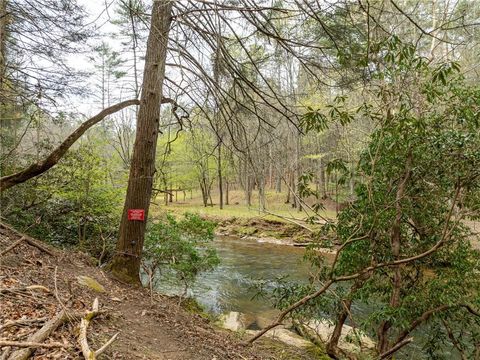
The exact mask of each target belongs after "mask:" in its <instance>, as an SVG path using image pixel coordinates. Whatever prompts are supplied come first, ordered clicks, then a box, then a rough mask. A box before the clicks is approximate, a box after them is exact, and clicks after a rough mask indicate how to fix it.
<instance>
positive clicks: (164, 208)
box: [151, 190, 335, 220]
mask: <svg viewBox="0 0 480 360" xmlns="http://www.w3.org/2000/svg"><path fill="white" fill-rule="evenodd" d="M178 197H179V199H178V200H177V201H176V199H175V198H174V200H173V202H171V203H170V202H169V203H168V205H165V202H164V198H163V196H160V197H159V198H157V199H156V201H155V202H154V204H153V206H152V207H151V211H152V214H153V215H154V216H155V215H161V214H163V213H165V212H173V213H174V214H177V215H181V214H183V213H185V212H193V213H198V214H199V215H201V216H206V217H212V218H218V219H229V218H233V217H235V218H244V219H249V218H258V217H262V218H266V219H272V220H273V219H274V220H282V219H281V218H279V217H277V216H275V215H272V214H276V215H280V216H283V217H288V218H295V219H305V218H306V216H307V215H306V214H305V212H303V211H298V210H297V209H293V208H292V207H291V205H290V204H286V203H285V199H286V197H287V195H286V194H285V193H280V194H279V193H276V192H273V191H270V192H267V193H266V208H267V211H268V212H269V213H272V214H268V213H265V212H261V211H259V206H258V195H257V194H255V193H254V194H252V206H251V207H249V206H247V205H246V204H245V200H244V193H243V192H242V191H239V190H235V191H230V194H229V200H230V201H229V203H230V205H224V208H223V209H220V208H219V206H218V194H217V193H213V194H212V199H213V203H214V204H213V206H207V207H204V206H203V203H202V199H201V194H200V193H199V192H193V194H192V198H190V194H189V193H187V195H186V199H185V201H183V194H182V193H180V192H179V193H178ZM310 214H311V212H310ZM321 215H322V216H325V217H329V218H335V210H331V209H328V210H324V211H322V213H321Z"/></svg>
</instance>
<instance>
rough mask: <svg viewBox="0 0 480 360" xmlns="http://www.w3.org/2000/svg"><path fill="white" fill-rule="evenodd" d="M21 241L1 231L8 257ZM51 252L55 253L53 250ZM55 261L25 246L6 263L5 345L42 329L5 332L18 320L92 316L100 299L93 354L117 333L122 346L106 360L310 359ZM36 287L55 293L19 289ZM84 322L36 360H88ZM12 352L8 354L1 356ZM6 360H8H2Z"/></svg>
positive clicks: (0, 304)
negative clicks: (81, 335) (81, 340)
mask: <svg viewBox="0 0 480 360" xmlns="http://www.w3.org/2000/svg"><path fill="white" fill-rule="evenodd" d="M17 239H19V236H18V235H17V234H14V233H12V232H10V231H8V230H6V229H4V228H1V229H0V252H1V251H2V250H4V249H6V248H7V246H9V245H10V244H12V243H13V242H14V241H15V240H17ZM50 249H51V248H50ZM51 250H52V251H53V252H54V253H55V256H51V255H48V254H46V253H44V252H41V251H40V250H38V249H37V248H35V247H32V246H30V245H28V244H26V243H25V242H24V243H22V244H20V245H18V246H17V247H15V248H14V249H13V250H11V251H10V252H8V253H7V254H5V255H3V256H2V257H0V338H1V339H3V340H15V341H26V339H27V337H28V336H29V335H31V334H32V333H34V332H35V331H37V330H38V329H39V328H40V327H41V326H42V323H38V324H29V325H28V326H19V327H9V328H6V329H2V328H1V325H2V324H5V323H6V322H8V321H12V320H18V319H22V318H23V319H39V318H46V319H50V318H52V317H53V316H54V315H55V314H56V313H57V312H59V311H60V310H61V309H62V308H63V307H66V308H67V309H69V310H72V311H77V312H78V311H82V312H83V311H86V310H87V309H89V308H90V307H91V304H92V302H93V300H94V298H96V297H98V299H99V302H100V309H101V310H104V311H105V312H104V313H103V314H102V315H99V316H98V317H96V318H95V319H94V320H93V322H92V323H91V325H90V327H89V331H88V337H89V339H88V340H89V344H90V347H91V348H92V349H93V350H95V349H98V348H99V347H100V346H101V345H102V344H103V343H104V342H105V341H106V340H108V339H109V338H110V337H111V336H112V335H113V334H115V333H117V332H119V333H120V335H119V336H118V338H117V340H116V341H115V342H114V343H113V345H112V346H111V347H110V348H109V350H108V351H107V352H106V353H105V354H104V355H103V358H104V359H126V360H131V359H152V360H157V359H165V360H166V359H172V360H174V359H193V360H197V359H198V360H203V359H205V360H206V359H208V360H213V359H217V360H221V359H309V358H311V357H310V356H309V355H308V354H306V353H305V352H304V351H300V350H298V349H291V348H287V347H285V346H284V345H282V344H278V343H273V342H272V341H271V340H267V339H264V340H261V341H260V342H259V343H257V344H255V345H253V346H248V347H247V346H244V345H242V342H243V340H244V339H242V338H241V337H240V335H239V334H235V333H230V332H227V331H222V330H219V329H218V328H216V327H214V326H213V325H212V324H211V323H210V322H209V320H207V319H206V318H204V317H202V316H200V315H199V314H195V313H192V312H188V311H187V310H186V309H184V308H183V307H181V306H179V305H178V299H176V298H171V297H166V296H162V295H159V294H155V295H154V300H153V301H152V300H151V299H150V294H149V293H148V291H147V290H145V289H143V288H141V287H136V286H130V285H125V284H122V283H119V282H118V281H116V280H114V279H112V278H111V277H110V276H109V275H108V273H105V272H104V271H102V270H101V269H100V268H98V267H95V264H94V263H93V261H92V260H91V258H90V257H88V256H87V255H85V254H82V253H78V252H71V251H63V250H58V249H51ZM80 275H83V276H88V277H90V278H93V279H95V280H96V281H97V282H98V283H100V284H101V285H102V286H103V287H104V288H105V292H102V293H99V292H96V291H94V290H93V289H91V288H90V287H86V286H84V285H81V284H80V283H79V282H78V279H77V276H80ZM30 285H42V286H44V287H46V288H47V289H49V291H48V292H46V291H41V290H38V289H37V290H19V291H16V292H12V291H4V290H6V289H9V290H13V289H21V288H25V287H26V286H30ZM78 326H79V321H78V320H72V321H69V322H67V323H65V324H64V325H63V326H61V327H60V328H59V329H57V330H56V331H55V332H54V333H53V335H52V336H51V337H50V338H49V339H47V340H46V343H50V342H60V343H63V344H65V345H66V348H61V349H37V350H36V351H35V353H34V354H33V358H34V359H82V358H83V357H82V355H81V351H80V349H79V347H78V343H77V339H76V337H77V335H78ZM5 350H6V348H1V349H0V354H1V353H2V351H5ZM0 358H1V357H0Z"/></svg>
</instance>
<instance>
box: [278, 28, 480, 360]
mask: <svg viewBox="0 0 480 360" xmlns="http://www.w3.org/2000/svg"><path fill="white" fill-rule="evenodd" d="M383 46H384V49H385V51H384V52H383V54H384V61H385V64H386V68H385V69H382V72H381V73H378V74H377V75H378V79H380V80H382V82H383V83H382V86H379V89H378V91H377V100H378V102H379V103H380V104H381V105H380V106H378V107H373V106H371V105H370V104H368V103H365V104H362V105H361V106H360V107H359V108H358V110H357V111H356V112H355V116H357V117H368V118H369V119H370V120H371V121H374V122H376V123H377V130H376V131H375V132H374V133H373V134H372V136H371V139H370V142H369V144H368V146H367V147H366V149H365V150H364V151H363V153H362V155H361V157H360V160H359V162H358V164H357V168H356V171H355V172H356V173H355V175H356V177H357V178H358V179H359V181H358V182H357V185H356V191H355V193H356V194H355V200H354V201H353V203H352V204H351V205H350V206H349V207H347V208H346V209H345V210H344V211H342V212H341V213H340V214H339V216H338V222H337V223H336V224H332V223H330V224H328V225H327V226H325V227H324V231H323V234H322V238H325V237H327V238H330V243H340V244H343V247H342V251H341V252H340V253H339V255H338V259H337V262H336V263H335V265H334V267H333V268H332V269H329V268H328V266H327V267H325V266H323V264H324V263H323V262H322V261H319V256H318V252H317V250H316V248H315V246H312V251H310V252H309V256H310V260H311V261H312V264H313V265H315V266H316V267H318V269H319V271H318V273H317V274H316V275H315V276H313V277H312V283H311V285H310V286H311V287H312V288H310V289H309V288H308V287H305V286H298V285H295V286H292V285H290V286H286V287H285V288H283V289H281V291H280V292H279V293H278V294H277V298H278V299H280V300H279V302H278V303H277V304H278V305H279V307H281V308H285V307H286V306H287V305H288V304H290V303H292V302H294V301H297V300H298V299H300V298H301V297H302V296H303V295H305V294H308V293H310V292H312V290H313V289H315V288H317V287H318V286H320V285H319V283H320V284H321V283H322V282H323V281H325V280H327V279H330V278H332V277H333V278H338V277H342V276H348V275H353V274H356V273H362V271H364V269H365V268H367V267H369V266H375V265H376V264H382V263H383V264H384V263H390V262H393V261H395V260H398V259H407V258H411V257H414V256H416V255H419V254H424V253H426V252H427V251H430V252H428V253H426V254H428V255H425V256H421V257H419V258H418V259H417V260H414V261H413V260H412V261H410V262H408V263H407V264H405V265H402V266H386V267H381V268H379V269H376V270H374V271H371V272H366V273H365V276H364V277H361V278H357V280H358V279H360V281H356V282H355V284H349V285H348V286H337V287H335V296H333V297H332V296H331V295H330V294H328V295H324V300H319V299H315V300H314V301H312V302H311V303H310V306H309V308H310V309H309V310H302V312H304V313H306V312H308V313H309V316H320V317H322V316H328V317H330V318H334V317H335V316H336V315H337V314H338V313H339V311H343V306H342V305H341V303H342V299H347V298H348V299H351V300H353V302H354V303H356V304H360V305H364V304H366V303H367V304H371V307H372V309H371V311H369V314H368V316H365V315H363V316H361V315H360V314H355V313H354V316H359V317H360V319H361V321H360V322H359V324H361V325H360V326H361V327H362V330H364V331H366V332H367V333H370V334H375V333H377V334H379V333H380V331H379V329H380V328H381V326H382V324H385V323H387V324H389V325H388V330H387V331H386V332H384V334H386V336H387V338H388V340H389V341H390V343H391V344H395V341H396V336H398V334H400V333H401V332H403V331H409V330H408V329H410V326H411V324H416V325H415V329H417V328H422V329H423V331H424V332H425V333H426V336H422V337H419V338H416V339H415V341H416V342H417V343H419V344H420V346H421V347H423V350H424V353H425V354H427V355H428V356H430V357H431V358H438V352H440V351H441V349H444V343H448V342H452V341H455V342H457V343H458V344H459V345H458V346H459V347H460V348H461V349H463V351H464V354H465V356H466V357H467V358H470V357H472V358H473V353H474V349H475V344H476V343H478V336H479V334H480V321H479V320H478V318H477V317H475V316H472V314H469V312H468V311H467V310H466V308H465V306H464V305H468V306H471V307H473V308H474V309H478V307H479V306H480V293H479V289H480V281H479V279H478V277H476V276H472V274H476V273H478V272H480V263H479V261H478V259H479V255H480V254H479V252H478V250H475V249H474V248H473V247H472V245H471V240H472V239H474V234H473V233H472V230H471V229H469V228H468V227H467V226H466V225H465V224H464V220H468V219H478V218H479V216H480V212H479V205H478V199H479V194H480V172H479V169H480V126H479V121H480V89H478V87H472V86H468V85H467V84H466V83H465V82H464V79H463V77H462V75H461V74H460V72H459V70H460V69H459V67H458V64H456V63H449V64H442V65H440V66H436V67H433V68H431V67H430V66H429V65H428V64H427V62H426V61H425V59H423V58H422V57H418V56H417V55H416V52H415V48H414V47H413V46H411V45H408V44H403V43H401V42H400V41H399V39H398V38H395V37H392V38H390V39H388V40H387V41H385V42H384V43H383ZM344 103H345V100H344V99H343V100H341V101H340V104H344ZM335 106H337V107H338V106H339V105H338V101H337V102H335V104H333V105H332V107H330V109H333V108H334V107H335ZM340 106H341V105H340ZM327 108H328V107H327ZM340 112H341V110H339V111H332V110H330V111H329V112H327V113H324V115H325V117H327V118H328V121H327V122H328V123H329V124H334V123H335V124H340V125H344V124H345V119H346V118H348V119H349V120H348V121H353V119H351V118H350V117H349V116H350V115H349V116H348V117H347V116H345V117H342V116H339V113H340ZM349 114H350V112H349ZM323 119H324V118H323V117H321V121H322V124H323V122H324V120H323ZM305 121H316V120H315V116H312V115H308V116H307V117H306V118H305ZM323 126H324V125H322V126H320V127H319V126H316V125H314V124H313V125H310V129H312V130H315V129H317V130H318V129H319V130H323ZM332 171H338V172H340V173H344V174H346V173H347V172H348V171H347V166H346V165H345V164H344V163H343V162H342V161H340V160H336V161H331V162H330V163H329V164H328V165H327V172H332ZM304 178H305V180H308V179H309V176H308V174H307V175H305V176H304ZM397 233H398V234H399V235H398V237H399V241H398V246H399V248H398V252H396V251H395V250H394V249H395V245H394V244H396V240H395V239H396V235H395V234H397ZM324 243H325V242H323V243H322V244H321V245H323V244H324ZM432 249H433V250H432ZM398 277H399V278H400V282H397V283H395V282H394V281H393V279H395V278H398ZM317 282H319V283H317ZM397 291H398V292H397ZM395 294H398V295H395ZM335 298H336V299H335ZM328 299H330V300H331V301H330V302H329V301H327V300H328ZM392 299H395V300H392ZM432 309H442V310H438V311H433V312H432V313H431V314H430V315H429V316H428V317H427V318H426V319H423V318H422V316H423V314H425V313H428V312H429V311H432ZM299 315H300V314H298V312H297V313H295V314H293V316H299ZM417 319H423V320H421V321H420V322H419V323H416V320H417ZM467 323H468V328H466V327H465V324H467ZM452 333H453V335H452ZM409 334H410V333H409ZM452 339H453V340H452ZM379 340H380V339H379ZM405 349H408V346H407V347H406V348H405ZM439 349H440V350H439Z"/></svg>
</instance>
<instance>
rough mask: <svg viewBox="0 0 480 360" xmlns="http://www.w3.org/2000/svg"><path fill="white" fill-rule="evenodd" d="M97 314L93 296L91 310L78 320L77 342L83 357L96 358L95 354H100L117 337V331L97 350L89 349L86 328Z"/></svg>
mask: <svg viewBox="0 0 480 360" xmlns="http://www.w3.org/2000/svg"><path fill="white" fill-rule="evenodd" d="M98 314H99V311H98V298H95V300H94V301H93V305H92V310H90V311H88V312H87V313H86V314H85V316H84V317H83V318H82V320H81V322H80V334H79V336H78V342H79V344H80V348H81V349H82V354H83V356H84V357H85V359H96V358H97V356H99V355H100V354H102V353H103V352H104V351H105V350H106V349H107V348H108V347H109V346H110V345H111V344H112V343H113V342H114V341H115V339H116V338H117V336H118V334H119V333H116V334H115V335H113V336H112V337H111V338H110V340H108V341H107V342H106V343H105V344H104V345H103V346H102V347H101V348H100V349H98V350H97V351H92V350H90V347H89V345H88V340H87V329H88V325H90V322H91V321H92V319H93V318H94V317H95V316H97V315H98Z"/></svg>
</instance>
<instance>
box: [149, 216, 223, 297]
mask: <svg viewBox="0 0 480 360" xmlns="http://www.w3.org/2000/svg"><path fill="white" fill-rule="evenodd" d="M214 228H215V223H213V222H211V221H207V220H203V219H202V218H200V216H198V215H196V214H191V213H185V214H184V217H183V219H181V220H176V219H175V217H174V216H173V215H171V214H167V216H166V219H165V221H163V222H159V223H154V224H150V226H149V229H148V233H147V236H146V239H145V244H144V251H143V259H142V267H143V269H144V270H145V271H146V272H147V274H148V276H149V281H150V286H151V287H152V282H153V281H154V276H158V275H159V272H161V271H163V270H166V269H170V270H173V272H174V273H175V275H176V276H177V278H178V280H179V281H180V282H182V283H183V285H184V286H185V292H186V290H187V288H188V286H190V285H191V284H192V282H193V281H194V280H195V278H196V276H197V275H198V274H199V273H201V272H204V271H207V270H210V269H212V268H214V267H215V266H217V265H218V264H219V258H218V256H217V253H216V251H215V249H213V248H211V247H210V246H209V243H210V242H211V241H212V240H213V238H214V232H213V230H214Z"/></svg>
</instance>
